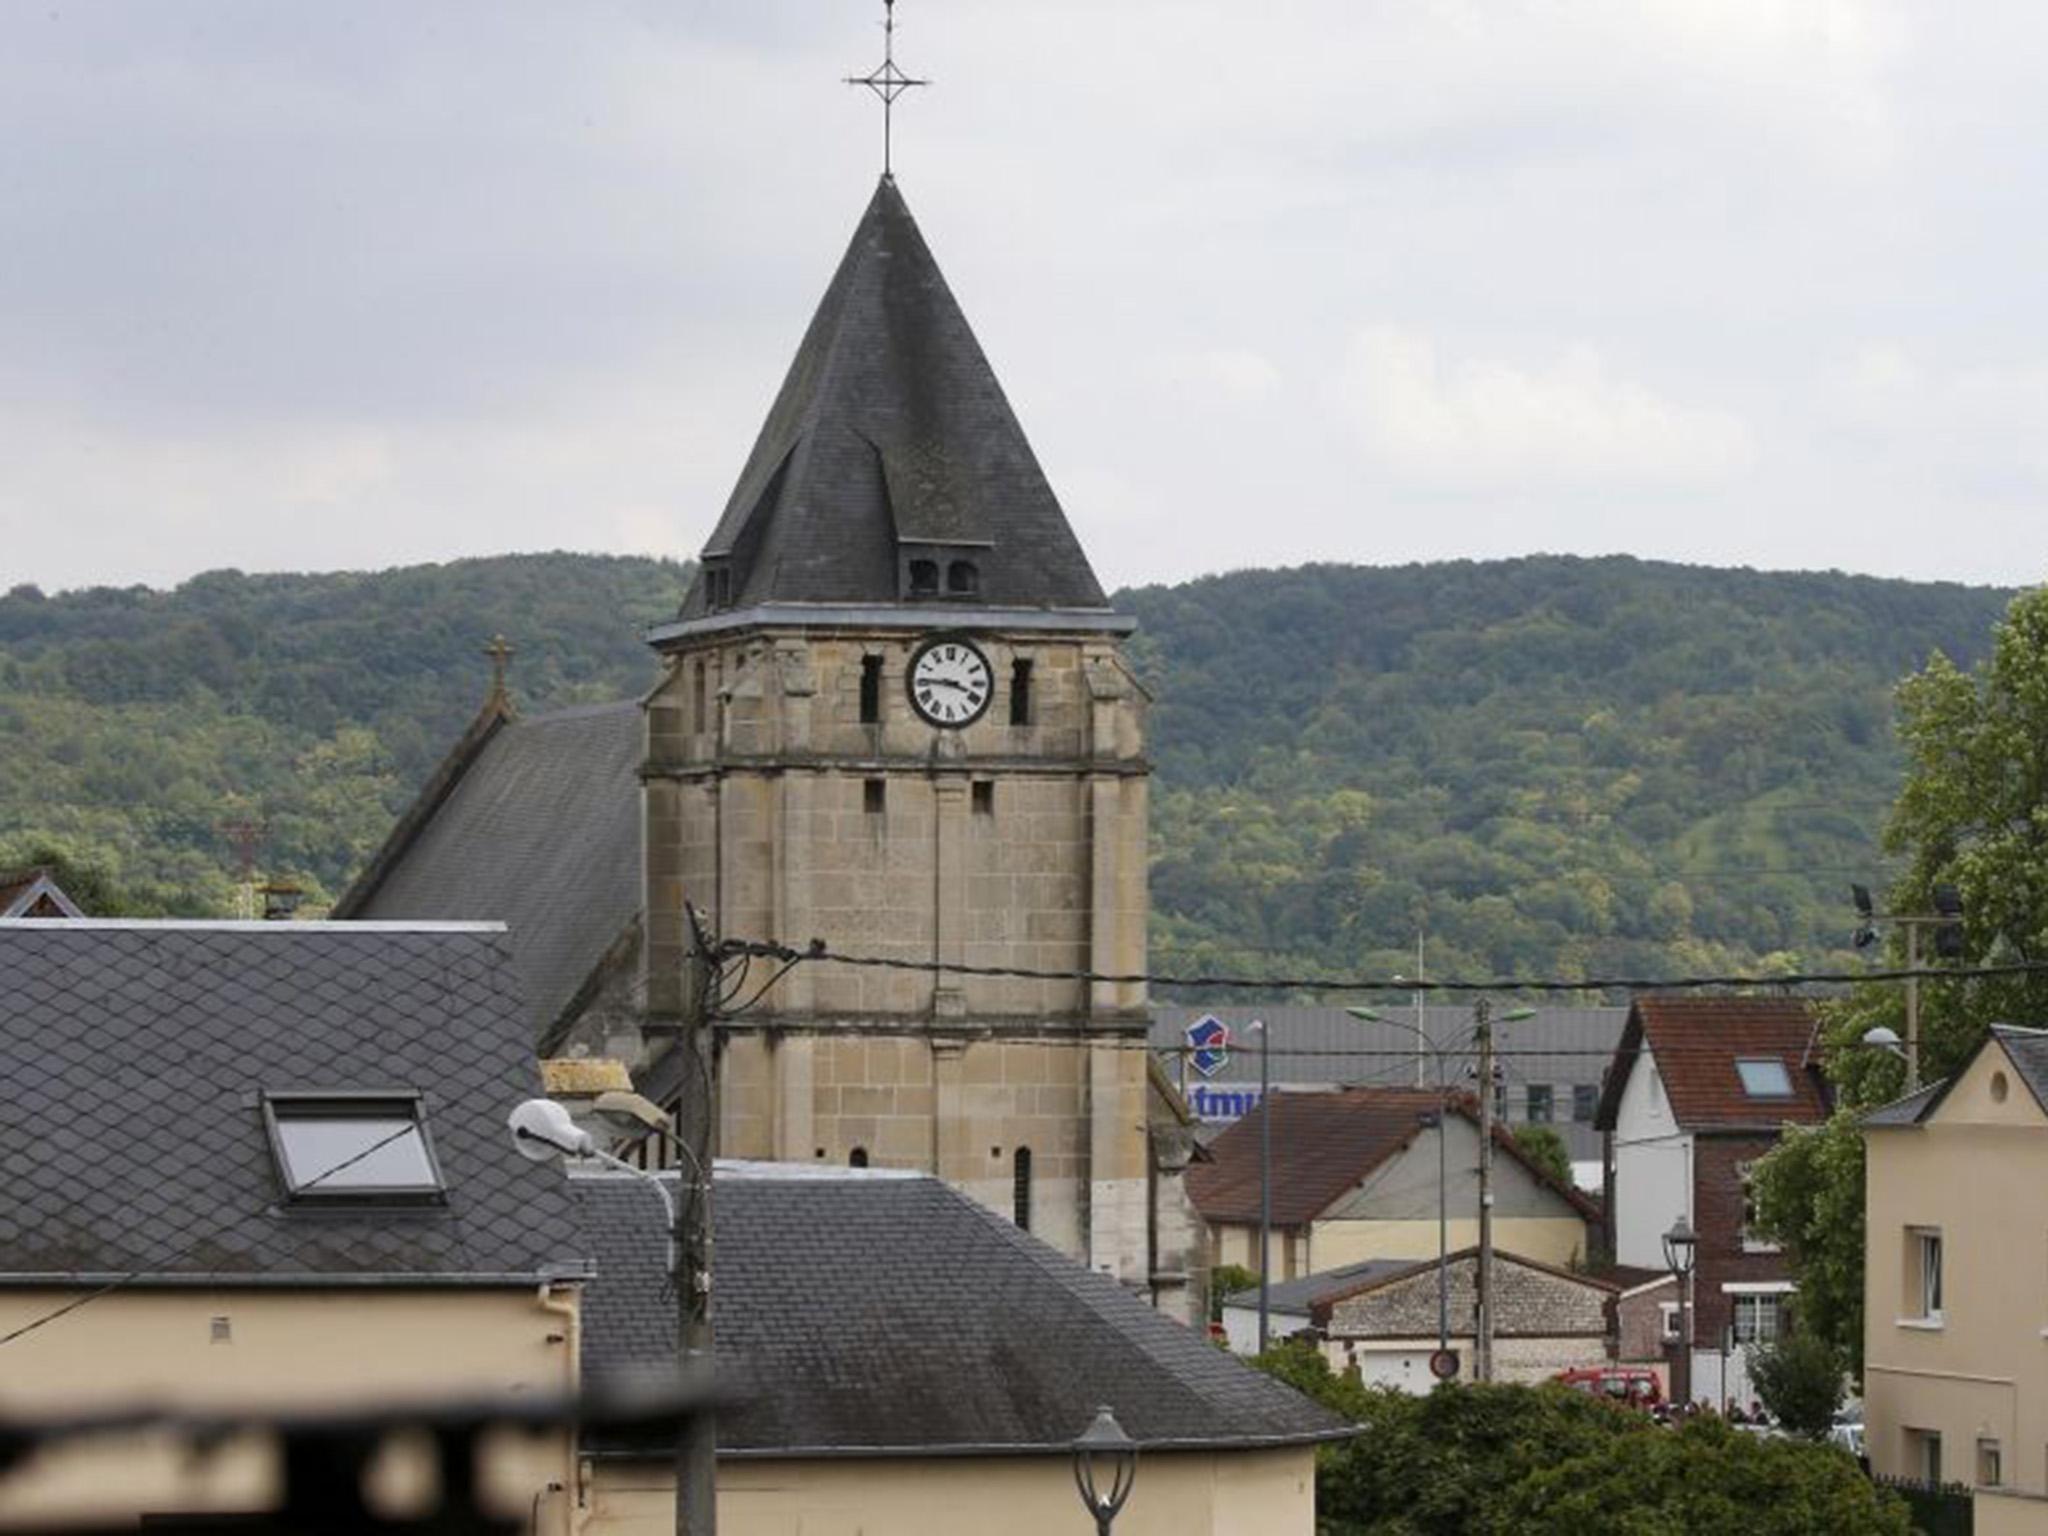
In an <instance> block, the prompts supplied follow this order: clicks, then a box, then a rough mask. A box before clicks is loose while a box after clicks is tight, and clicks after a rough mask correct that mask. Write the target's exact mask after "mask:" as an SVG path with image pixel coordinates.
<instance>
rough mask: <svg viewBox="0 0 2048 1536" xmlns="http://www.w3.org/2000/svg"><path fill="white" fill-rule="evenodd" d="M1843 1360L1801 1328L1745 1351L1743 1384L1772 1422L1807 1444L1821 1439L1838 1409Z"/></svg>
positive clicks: (1844, 1363) (1828, 1345)
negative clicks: (1752, 1390) (1748, 1384)
mask: <svg viewBox="0 0 2048 1536" xmlns="http://www.w3.org/2000/svg"><path fill="white" fill-rule="evenodd" d="M1847 1363H1848V1362H1847V1361H1846V1360H1845V1359H1844V1358H1843V1355H1842V1351H1841V1350H1840V1349H1838V1348H1837V1347H1836V1346H1835V1345H1833V1344H1831V1343H1830V1342H1828V1340H1826V1339H1824V1338H1822V1337H1821V1336H1820V1335H1819V1334H1817V1333H1814V1332H1812V1331H1811V1330H1809V1329H1805V1328H1794V1329H1793V1330H1792V1331H1791V1332H1790V1333H1788V1334H1785V1335H1784V1336H1783V1337H1782V1338H1780V1339H1778V1340H1777V1341H1776V1342H1775V1343H1771V1344H1763V1345H1758V1346H1757V1347H1755V1348H1754V1349H1752V1350H1751V1351H1750V1355H1749V1379H1750V1380H1751V1381H1752V1382H1754V1383H1755V1384H1756V1394H1757V1396H1758V1397H1759V1398H1761V1399H1762V1400H1763V1405H1764V1406H1765V1407H1766V1408H1768V1409H1770V1411H1771V1415H1772V1417H1774V1418H1776V1419H1777V1421H1778V1422H1779V1423H1780V1424H1782V1425H1784V1426H1785V1428H1787V1429H1789V1430H1791V1431H1792V1433H1793V1434H1795V1435H1804V1436H1806V1438H1807V1439H1809V1440H1819V1439H1823V1438H1824V1437H1825V1436H1826V1435H1827V1432H1828V1430H1829V1428H1830V1427H1832V1426H1833V1424H1834V1422H1835V1414H1836V1413H1837V1412H1838V1411H1839V1410H1840V1409H1841V1406H1842V1395H1843V1389H1844V1387H1845V1385H1846V1383H1845V1368H1846V1366H1847Z"/></svg>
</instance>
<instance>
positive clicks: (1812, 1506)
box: [1257, 1343, 1910, 1536]
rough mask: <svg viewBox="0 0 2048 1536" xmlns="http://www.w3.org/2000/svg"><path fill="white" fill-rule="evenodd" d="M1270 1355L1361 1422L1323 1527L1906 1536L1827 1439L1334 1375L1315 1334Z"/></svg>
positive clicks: (1344, 1448)
mask: <svg viewBox="0 0 2048 1536" xmlns="http://www.w3.org/2000/svg"><path fill="white" fill-rule="evenodd" d="M1257 1363H1258V1365H1259V1366H1260V1367H1261V1368H1262V1369H1263V1370H1266V1371H1268V1372H1269V1373H1271V1374H1272V1375H1274V1376H1277V1377H1278V1378H1279V1379H1281V1380H1282V1381H1285V1382H1287V1383H1288V1384H1289V1385H1291V1386H1293V1387H1295V1388H1296V1389H1298V1390H1300V1391H1302V1392H1305V1393H1307V1394H1308V1395H1309V1396H1311V1397H1313V1398H1315V1399H1316V1400H1317V1401H1318V1402H1321V1403H1322V1404H1324V1405H1325V1406H1326V1407H1328V1408H1330V1409H1331V1410H1333V1411H1334V1412H1336V1413H1337V1414H1339V1415H1340V1416H1342V1417H1343V1418H1344V1419H1346V1420H1348V1421H1349V1422H1351V1423H1353V1424H1356V1425H1357V1426H1359V1433H1358V1434H1357V1435H1356V1436H1354V1437H1353V1438H1351V1439H1349V1440H1345V1441H1340V1442H1337V1443H1334V1444H1331V1445H1326V1446H1324V1447H1323V1448H1322V1449H1321V1450H1320V1451H1319V1452H1318V1453H1317V1459H1316V1512H1317V1529H1318V1531H1319V1533H1320V1536H1511V1533H1513V1536H1520V1533H1523V1532H1532V1531H1533V1532H1557V1533H1559V1536H1584V1533H1586V1532H1588V1531H1602V1532H1608V1531H1612V1532H1621V1533H1625V1536H1667V1533H1668V1536H1681V1533H1683V1536H1693V1533H1696V1532H1700V1531H1743V1532H1761V1533H1763V1536H1817V1533H1821V1532H1826V1533H1828V1536H1907V1533H1908V1531H1909V1530H1910V1527H1909V1525H1908V1524H1907V1522H1906V1519H1905V1517H1904V1515H1903V1513H1902V1511H1901V1510H1900V1508H1899V1506H1898V1505H1897V1504H1896V1503H1895V1502H1894V1501H1892V1500H1891V1499H1890V1498H1889V1496H1887V1495H1884V1494H1880V1493H1878V1492H1877V1491H1876V1490H1874V1489H1873V1488H1872V1487H1871V1486H1870V1484H1869V1483H1868V1482H1866V1481H1865V1480H1864V1478H1863V1476H1862V1474H1861V1473H1860V1472H1859V1471H1858V1470H1857V1467H1856V1464H1855V1463H1854V1462H1853V1461H1851V1460H1849V1458H1848V1457H1846V1456H1844V1455H1843V1454H1842V1453H1840V1452H1839V1451H1836V1450H1834V1449H1832V1448H1831V1447H1827V1446H1820V1445H1809V1444H1805V1443H1803V1442H1794V1441H1782V1440H1781V1441H1771V1440H1765V1439H1763V1438H1761V1437H1758V1436H1752V1435H1744V1434H1740V1433H1737V1432H1736V1431H1734V1430H1732V1429H1730V1428H1728V1427H1727V1426H1726V1425H1724V1424H1721V1423H1720V1422H1719V1421H1718V1420H1714V1421H1700V1422H1695V1423H1693V1424H1689V1425H1688V1426H1687V1427H1686V1428H1685V1429H1684V1430H1682V1431H1678V1432H1673V1431H1669V1430H1664V1429H1660V1428H1658V1427H1657V1426H1656V1425H1655V1424H1653V1423H1652V1422H1651V1421H1650V1419H1649V1418H1648V1417H1647V1416H1645V1415H1643V1414H1641V1413H1638V1412H1635V1411H1633V1410H1631V1409H1628V1408H1624V1407H1622V1406H1620V1405H1618V1404H1616V1403H1612V1402H1609V1401H1608V1400H1606V1399H1605V1398H1599V1397H1593V1396H1590V1395H1588V1394H1586V1393H1583V1392H1573V1391H1569V1390H1566V1389H1565V1388H1562V1387H1556V1386H1545V1387H1522V1386H1452V1385H1447V1386H1442V1387H1438V1388H1437V1389H1436V1390H1435V1391H1433V1392H1431V1393H1429V1394H1428V1395H1426V1396H1420V1397H1415V1396H1409V1395H1408V1394H1406V1393H1402V1392H1395V1391H1391V1390H1388V1389H1386V1388H1382V1387H1366V1386H1362V1385H1360V1383H1359V1380H1358V1378H1357V1376H1356V1375H1353V1374H1350V1373H1346V1374H1343V1375H1339V1374H1337V1373H1336V1372H1333V1371H1332V1370H1331V1369H1330V1367H1329V1364H1328V1362H1327V1361H1326V1360H1325V1358H1324V1356H1323V1354H1322V1352H1321V1350H1319V1349H1318V1348H1316V1347H1315V1346H1314V1345H1312V1344H1307V1343H1288V1344H1284V1345H1280V1346H1278V1347H1276V1348H1274V1349H1271V1350H1268V1351H1267V1352H1266V1353H1265V1354H1264V1355H1262V1356H1260V1357H1259V1359H1258V1362H1257Z"/></svg>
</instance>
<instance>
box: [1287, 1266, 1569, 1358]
mask: <svg viewBox="0 0 2048 1536" xmlns="http://www.w3.org/2000/svg"><path fill="white" fill-rule="evenodd" d="M1478 1269H1479V1266H1478V1263H1477V1261H1476V1260H1475V1259H1473V1258H1470V1257H1467V1258H1463V1259H1455V1260H1453V1261H1452V1263H1451V1266H1450V1286H1449V1293H1450V1316H1451V1327H1452V1329H1453V1330H1454V1331H1462V1332H1470V1331H1471V1329H1472V1326H1473V1318H1474V1316H1475V1314H1476V1308H1477V1305H1478V1292H1477V1286H1476V1281H1477V1277H1478ZM1493 1272H1494V1290H1495V1302H1494V1325H1493V1331H1494V1337H1495V1338H1496V1340H1500V1339H1507V1338H1511V1337H1514V1336H1516V1335H1525V1336H1531V1337H1555V1336H1558V1335H1565V1334H1576V1335H1589V1336H1593V1337H1600V1338H1604V1337H1605V1336H1606V1333H1607V1310H1606V1301H1607V1297H1608V1295H1609V1293H1608V1292H1607V1291H1606V1290H1604V1289H1603V1288H1601V1287H1599V1286H1596V1285H1592V1284H1590V1283H1588V1282H1585V1281H1580V1280H1575V1279H1571V1278H1569V1277H1567V1276H1563V1275H1553V1274H1550V1273H1549V1272H1547V1271H1545V1270H1541V1269H1536V1268H1533V1267H1531V1266H1529V1265H1526V1264H1518V1263H1515V1262H1514V1261H1512V1260H1506V1259H1503V1258H1501V1257H1500V1255H1498V1254H1496V1255H1495V1256H1494V1265H1493ZM1436 1325H1437V1272H1436V1267H1435V1266H1434V1265H1431V1266H1430V1267H1429V1268H1427V1269H1425V1270H1421V1271H1419V1272H1418V1273H1416V1274H1414V1275H1411V1276H1408V1277H1407V1278H1405V1279H1401V1280H1397V1281H1395V1282H1394V1283H1393V1284H1391V1285H1382V1286H1378V1287H1375V1288H1374V1289H1372V1290H1369V1291H1366V1292H1364V1293H1362V1294H1360V1295H1357V1296H1353V1297H1349V1298H1347V1299H1345V1300H1343V1301H1340V1302H1338V1303H1337V1304H1336V1305H1335V1306H1333V1307H1332V1308H1331V1309H1330V1320H1329V1324H1328V1329H1327V1331H1328V1332H1329V1334H1330V1335H1331V1337H1332V1338H1338V1337H1359V1338H1386V1337H1423V1336H1434V1334H1435V1332H1436Z"/></svg>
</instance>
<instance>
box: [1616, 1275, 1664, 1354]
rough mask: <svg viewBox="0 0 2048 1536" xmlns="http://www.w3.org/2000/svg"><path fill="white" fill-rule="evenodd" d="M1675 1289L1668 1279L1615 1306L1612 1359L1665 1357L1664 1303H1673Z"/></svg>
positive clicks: (1619, 1301) (1623, 1298)
mask: <svg viewBox="0 0 2048 1536" xmlns="http://www.w3.org/2000/svg"><path fill="white" fill-rule="evenodd" d="M1677 1300H1678V1287H1677V1285H1676V1284H1674V1283H1673V1282H1672V1281H1670V1280H1666V1281H1665V1282H1664V1283H1663V1284H1662V1285H1658V1286H1653V1287H1651V1288H1650V1289H1648V1290H1644V1291H1639V1292H1638V1293H1637V1294H1635V1295H1633V1296H1625V1297H1622V1298H1621V1299H1620V1300H1618V1301H1616V1302H1615V1304H1614V1314H1615V1358H1616V1359H1618V1360H1636V1361H1641V1360H1662V1359H1663V1358H1664V1311H1663V1309H1664V1304H1665V1303H1672V1304H1675V1303H1676V1302H1677Z"/></svg>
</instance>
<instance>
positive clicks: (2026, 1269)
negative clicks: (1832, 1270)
mask: <svg viewBox="0 0 2048 1536" xmlns="http://www.w3.org/2000/svg"><path fill="white" fill-rule="evenodd" d="M1999 1075H2002V1076H2003V1078H2004V1080H2005V1081H2004V1096H2003V1098H2002V1100H2001V1099H1999V1098H1997V1097H1995V1096H1994V1093H1993V1086H1994V1078H1995V1077H1996V1076H1999ZM1865 1142H1866V1145H1867V1147H1868V1150H1869V1160H1868V1165H1867V1172H1866V1177H1867V1180H1868V1184H1867V1200H1868V1204H1867V1212H1868V1226H1867V1229H1866V1237H1865V1242H1866V1265H1865V1292H1864V1301H1865V1320H1864V1356H1865V1389H1864V1411H1865V1425H1866V1434H1867V1437H1868V1441H1869V1447H1870V1458H1871V1465H1872V1467H1873V1468H1874V1469H1875V1470H1877V1471H1878V1472H1883V1473H1894V1474H1905V1475H1917V1474H1918V1472H1919V1467H1918V1466H1917V1465H1916V1464H1915V1458H1914V1454H1913V1445H1912V1443H1911V1439H1910V1436H1909V1431H1912V1430H1923V1431H1925V1430H1932V1431H1934V1432H1936V1433H1939V1434H1940V1435H1941V1438H1942V1474H1943V1476H1944V1477H1945V1478H1947V1479H1949V1480H1951V1481H1958V1482H1974V1481H1975V1480H1976V1473H1977V1442H1978V1441H1979V1440H1980V1439H1991V1440H1996V1441H1997V1442H1998V1443H1999V1447H2000V1451H2001V1459H2002V1462H2003V1466H2004V1475H2005V1480H2006V1482H2007V1484H2008V1485H2010V1486H2012V1487H2014V1488H2017V1489H2019V1490H2021V1491H2024V1492H2027V1493H2032V1494H2041V1493H2043V1492H2044V1491H2048V1490H2044V1479H2048V1342H2044V1338H2043V1330H2044V1328H2048V1119H2044V1118H2043V1116H2042V1114H2041V1112H2040V1110H2039V1109H2038V1107H2037V1106H2036V1105H2035V1104H2034V1102H2033V1099H2032V1096H2031V1095H2030V1094H2029V1093H2028V1091H2027V1088H2026V1086H2025V1084H2024V1083H2023V1082H2022V1081H2021V1079H2020V1076H2019V1074H2018V1073H2017V1072H2016V1071H2015V1070H2014V1069H2013V1067H2012V1065H2011V1063H2010V1062H2009V1061H2008V1060H2007V1059H2006V1057H2005V1054H2004V1052H2003V1051H2002V1050H2001V1049H2000V1048H1999V1047H1997V1046H1996V1045H1992V1046H1990V1047H1987V1048H1986V1049H1985V1050H1984V1051H1982V1052H1981V1053H1980V1054H1979V1055H1978V1057H1977V1060H1976V1061H1975V1062H1974V1063H1973V1064H1972V1066H1971V1067H1970V1068H1969V1069H1968V1071H1967V1072H1966V1073H1965V1074H1964V1076H1963V1078H1962V1079H1961V1080H1960V1081H1959V1082H1958V1083H1957V1084H1956V1086H1955V1087H1954V1089H1952V1090H1951V1091H1950V1093H1949V1095H1948V1097H1947V1099H1946V1100H1945V1101H1944V1102H1943V1104H1942V1105H1941V1107H1940V1109H1939V1110H1938V1111H1937V1112H1936V1115H1935V1117H1934V1119H1933V1121H1932V1122H1931V1123H1929V1124H1927V1125H1924V1126H1920V1127H1917V1128H1894V1129H1884V1128H1878V1129H1873V1130H1871V1131H1870V1132H1869V1133H1868V1134H1867V1135H1866V1137H1865ZM1918 1227H1927V1228H1935V1229H1939V1231H1940V1232H1941V1235H1942V1247H1943V1262H1942V1269H1943V1276H1942V1280H1943V1285H1942V1288H1943V1293H1944V1296H1943V1302H1944V1304H1943V1308H1942V1319H1941V1323H1940V1326H1939V1327H1926V1326H1921V1327H1913V1326H1903V1325H1902V1322H1903V1323H1911V1322H1912V1321H1914V1318H1913V1316H1912V1314H1914V1313H1916V1312H1918V1310H1919V1308H1918V1307H1917V1305H1916V1304H1914V1302H1912V1301H1911V1300H1909V1299H1908V1298H1909V1296H1911V1295H1912V1294H1913V1289H1912V1286H1911V1284H1910V1281H1911V1278H1912V1277H1911V1276H1909V1274H1908V1262H1909V1247H1908V1244H1907V1234H1908V1230H1909V1229H1910V1228H1918ZM2032 1507H2033V1509H2035V1510H2036V1511H2038V1510H2039V1509H2040V1508H2041V1507H2042V1506H2039V1505H2035V1506H2032ZM1981 1518H1982V1516H1981V1515H1980V1519H1981ZM1982 1528H1983V1527H1980V1529H1982ZM2024 1528H2025V1529H2030V1530H2034V1529H2044V1528H2048V1524H2043V1523H2036V1524H2032V1525H2027V1526H2025V1527H2024Z"/></svg>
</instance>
